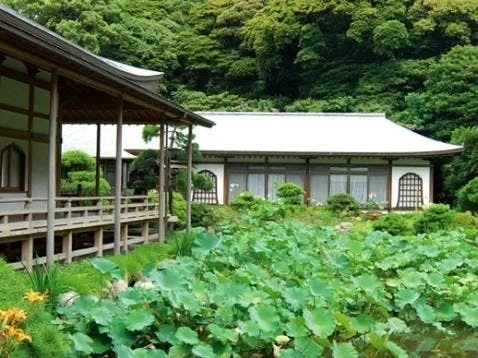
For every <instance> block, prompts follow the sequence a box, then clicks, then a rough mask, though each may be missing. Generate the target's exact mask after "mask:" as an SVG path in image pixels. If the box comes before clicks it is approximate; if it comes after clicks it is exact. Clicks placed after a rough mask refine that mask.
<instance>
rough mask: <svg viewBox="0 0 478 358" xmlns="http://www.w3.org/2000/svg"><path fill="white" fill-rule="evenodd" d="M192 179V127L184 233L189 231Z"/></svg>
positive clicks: (191, 128)
mask: <svg viewBox="0 0 478 358" xmlns="http://www.w3.org/2000/svg"><path fill="white" fill-rule="evenodd" d="M192 179H193V125H192V124H190V125H189V127H188V181H187V187H186V204H187V206H186V231H187V232H190V231H191V199H192V195H191V194H192V193H191V190H192Z"/></svg>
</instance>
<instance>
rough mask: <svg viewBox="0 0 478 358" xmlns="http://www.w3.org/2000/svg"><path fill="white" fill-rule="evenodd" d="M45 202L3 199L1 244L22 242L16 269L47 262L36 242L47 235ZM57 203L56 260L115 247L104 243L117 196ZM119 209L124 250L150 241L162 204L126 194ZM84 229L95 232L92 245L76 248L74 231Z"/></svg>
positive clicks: (66, 199)
mask: <svg viewBox="0 0 478 358" xmlns="http://www.w3.org/2000/svg"><path fill="white" fill-rule="evenodd" d="M46 203H47V198H8V199H0V243H2V244H5V243H12V242H20V243H21V261H18V262H14V263H12V266H13V267H15V268H21V267H23V266H26V267H27V268H29V267H31V266H32V265H33V264H34V261H35V262H37V263H42V262H44V261H45V258H44V257H39V258H37V259H36V260H34V251H35V249H34V241H35V239H38V238H45V236H46V231H47V220H46V217H47V210H46ZM55 203H56V208H55V223H54V228H55V236H57V237H58V236H61V237H62V245H61V246H62V249H61V252H59V253H58V252H56V254H55V260H63V261H65V262H71V261H72V259H73V258H75V257H79V256H85V255H92V254H96V255H97V256H102V255H103V251H104V250H109V249H112V248H113V243H111V242H107V243H105V242H104V240H103V234H104V230H105V228H108V230H112V227H113V225H114V209H115V205H114V204H115V202H114V197H78V198H77V197H57V198H56V199H55ZM120 208H121V247H122V249H123V251H127V250H128V247H130V246H131V245H134V244H139V243H142V242H147V241H149V239H150V234H149V223H150V222H152V221H157V220H158V219H159V216H158V215H159V204H158V203H157V202H151V201H150V200H149V199H148V197H147V196H127V197H126V196H125V197H122V198H121V205H120ZM164 219H165V223H167V222H174V221H175V220H176V218H175V217H171V216H168V217H166V218H164ZM131 225H135V226H137V227H138V228H139V229H138V230H139V231H138V230H137V231H138V232H137V234H135V235H131V234H129V230H128V228H129V226H131ZM81 232H92V243H93V244H92V246H91V247H87V248H81V249H76V250H73V246H74V245H73V234H74V233H81ZM156 236H157V235H156ZM156 236H155V237H156ZM57 251H58V250H57ZM35 256H36V254H35Z"/></svg>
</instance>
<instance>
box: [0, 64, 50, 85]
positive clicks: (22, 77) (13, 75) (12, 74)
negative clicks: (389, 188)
mask: <svg viewBox="0 0 478 358" xmlns="http://www.w3.org/2000/svg"><path fill="white" fill-rule="evenodd" d="M0 76H3V77H7V78H10V79H12V80H15V81H18V82H23V83H27V84H31V85H33V86H35V87H40V88H43V89H44V90H48V91H49V90H50V88H51V84H50V82H48V81H45V80H41V79H39V78H35V77H30V75H28V74H27V73H23V72H20V71H17V70H14V69H12V68H8V67H5V66H4V65H0Z"/></svg>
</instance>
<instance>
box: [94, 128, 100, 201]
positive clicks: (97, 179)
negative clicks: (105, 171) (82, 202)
mask: <svg viewBox="0 0 478 358" xmlns="http://www.w3.org/2000/svg"><path fill="white" fill-rule="evenodd" d="M100 148H101V124H99V123H98V124H97V125H96V168H95V169H96V175H95V196H100V156H101V152H100Z"/></svg>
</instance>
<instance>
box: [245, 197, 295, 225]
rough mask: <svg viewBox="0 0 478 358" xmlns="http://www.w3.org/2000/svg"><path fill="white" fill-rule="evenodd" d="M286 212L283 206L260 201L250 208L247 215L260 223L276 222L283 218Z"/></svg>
mask: <svg viewBox="0 0 478 358" xmlns="http://www.w3.org/2000/svg"><path fill="white" fill-rule="evenodd" d="M286 212H287V211H286V208H285V206H284V204H282V203H273V202H271V201H267V200H262V201H261V202H259V203H258V204H257V205H255V206H253V207H252V208H251V210H250V211H249V212H248V215H250V216H251V217H253V218H255V219H259V220H262V221H278V220H281V219H283V218H284V217H285V215H286Z"/></svg>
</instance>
